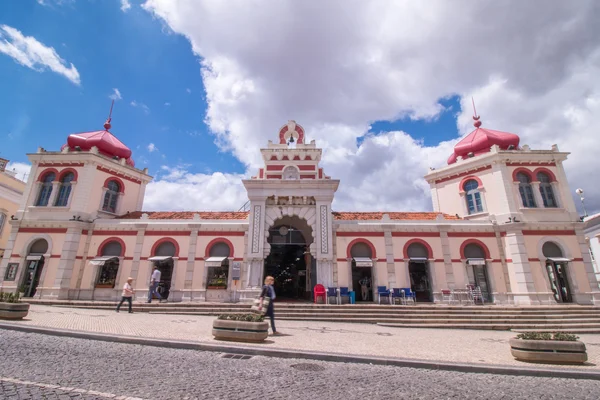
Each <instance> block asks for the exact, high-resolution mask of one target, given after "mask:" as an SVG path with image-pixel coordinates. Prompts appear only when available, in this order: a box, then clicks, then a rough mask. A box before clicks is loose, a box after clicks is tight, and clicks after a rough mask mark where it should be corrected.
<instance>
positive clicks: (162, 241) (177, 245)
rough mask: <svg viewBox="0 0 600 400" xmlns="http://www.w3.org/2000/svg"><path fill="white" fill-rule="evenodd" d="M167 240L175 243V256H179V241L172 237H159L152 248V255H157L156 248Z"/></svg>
mask: <svg viewBox="0 0 600 400" xmlns="http://www.w3.org/2000/svg"><path fill="white" fill-rule="evenodd" d="M166 242H171V243H173V245H175V255H174V256H173V257H179V243H177V240H175V239H173V238H170V237H165V238H162V239H158V240H157V241H156V242H154V244H153V245H152V249H151V250H150V254H151V257H154V256H155V255H156V249H158V246H160V245H161V244H163V243H166Z"/></svg>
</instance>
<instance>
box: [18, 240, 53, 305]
mask: <svg viewBox="0 0 600 400" xmlns="http://www.w3.org/2000/svg"><path fill="white" fill-rule="evenodd" d="M47 252H48V242H47V241H46V240H45V239H38V240H36V241H35V242H33V244H32V245H31V247H30V248H29V252H28V255H27V258H26V261H25V263H26V264H25V265H26V268H27V269H26V270H25V274H24V276H23V281H22V284H21V289H22V290H23V292H24V297H33V296H35V292H36V290H37V287H38V285H39V284H40V278H41V276H42V270H43V268H44V262H45V259H44V254H46V253H47Z"/></svg>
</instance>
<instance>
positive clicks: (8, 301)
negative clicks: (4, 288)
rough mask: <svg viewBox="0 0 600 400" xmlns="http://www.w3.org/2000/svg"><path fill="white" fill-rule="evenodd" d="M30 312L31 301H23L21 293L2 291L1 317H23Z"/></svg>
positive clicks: (0, 294) (0, 302)
mask: <svg viewBox="0 0 600 400" xmlns="http://www.w3.org/2000/svg"><path fill="white" fill-rule="evenodd" d="M28 313H29V303H21V298H20V296H19V293H5V292H0V319H23V318H25V317H26V316H27V314H28Z"/></svg>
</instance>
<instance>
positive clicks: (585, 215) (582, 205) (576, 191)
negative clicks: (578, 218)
mask: <svg viewBox="0 0 600 400" xmlns="http://www.w3.org/2000/svg"><path fill="white" fill-rule="evenodd" d="M575 193H577V194H578V195H579V198H580V199H581V207H583V218H585V217H587V216H588V214H587V211H586V210H585V203H584V201H583V200H585V197H583V189H581V188H580V189H577V190H575Z"/></svg>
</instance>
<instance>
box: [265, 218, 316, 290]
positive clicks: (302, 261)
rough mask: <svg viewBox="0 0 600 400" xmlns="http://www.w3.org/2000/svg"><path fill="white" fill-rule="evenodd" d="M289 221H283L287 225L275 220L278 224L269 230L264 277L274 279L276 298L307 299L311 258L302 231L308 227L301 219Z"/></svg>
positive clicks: (309, 288) (309, 286) (309, 285)
mask: <svg viewBox="0 0 600 400" xmlns="http://www.w3.org/2000/svg"><path fill="white" fill-rule="evenodd" d="M286 219H291V218H289V217H287V218H286ZM291 220H292V221H284V222H287V223H283V222H282V221H277V222H279V223H277V222H276V224H274V226H273V228H271V229H269V237H268V242H269V244H270V245H271V252H270V253H269V255H268V256H267V258H266V259H265V269H264V276H263V278H264V277H266V276H269V275H270V276H272V277H273V278H275V284H274V288H275V293H276V296H277V299H287V300H306V299H310V296H311V293H312V289H311V275H312V274H311V264H312V257H311V255H310V253H309V251H308V245H307V243H306V239H305V234H306V233H307V232H303V231H307V230H310V228H309V227H308V225H307V224H306V223H305V222H304V221H303V220H300V219H296V218H294V219H291ZM292 222H293V223H294V225H292ZM302 222H304V224H302ZM296 226H298V228H296ZM308 232H310V231H308ZM307 267H308V268H307Z"/></svg>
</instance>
